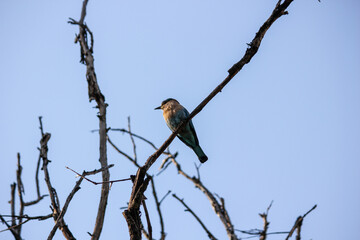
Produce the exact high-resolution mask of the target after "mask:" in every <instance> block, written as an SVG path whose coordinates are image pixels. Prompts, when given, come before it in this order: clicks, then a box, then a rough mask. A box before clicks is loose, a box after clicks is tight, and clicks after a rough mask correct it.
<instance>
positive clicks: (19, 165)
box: [15, 153, 25, 236]
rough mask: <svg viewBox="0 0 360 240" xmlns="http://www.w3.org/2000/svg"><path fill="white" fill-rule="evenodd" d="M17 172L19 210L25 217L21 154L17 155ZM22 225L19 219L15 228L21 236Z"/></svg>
mask: <svg viewBox="0 0 360 240" xmlns="http://www.w3.org/2000/svg"><path fill="white" fill-rule="evenodd" d="M17 167H18V168H17V170H16V182H17V189H18V195H19V202H20V209H19V215H20V216H22V215H24V207H25V206H24V199H23V193H24V185H23V183H22V180H21V172H22V166H21V164H20V153H17ZM21 225H22V218H19V220H18V224H17V227H15V230H16V232H17V233H18V234H19V236H21Z"/></svg>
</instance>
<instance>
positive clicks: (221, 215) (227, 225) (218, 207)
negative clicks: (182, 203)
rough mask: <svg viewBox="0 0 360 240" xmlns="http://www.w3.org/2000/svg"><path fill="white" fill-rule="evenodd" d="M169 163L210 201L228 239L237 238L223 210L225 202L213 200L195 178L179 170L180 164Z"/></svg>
mask: <svg viewBox="0 0 360 240" xmlns="http://www.w3.org/2000/svg"><path fill="white" fill-rule="evenodd" d="M171 161H172V162H173V163H174V165H175V166H176V168H177V170H178V173H180V174H181V175H183V176H184V177H185V178H186V179H188V180H190V181H191V182H192V183H193V184H194V185H195V187H197V188H198V189H200V190H201V191H202V192H203V193H204V194H205V196H206V197H207V198H208V200H209V201H210V203H211V206H212V208H213V210H214V211H215V213H216V215H217V216H218V217H219V218H220V220H221V222H222V223H223V225H224V227H225V229H226V233H227V235H228V237H229V239H231V240H236V239H237V236H236V234H235V232H234V226H233V224H232V223H231V220H230V217H229V214H228V213H227V210H226V209H225V201H224V199H223V198H220V197H219V199H220V200H221V202H222V204H220V203H219V202H218V201H217V199H216V198H215V196H214V195H213V194H212V193H211V192H210V191H209V190H208V189H207V188H206V187H205V186H204V184H203V183H202V182H201V181H200V180H199V179H198V178H196V177H195V176H194V177H190V176H189V175H188V174H187V173H185V172H184V171H183V170H182V169H181V166H180V164H179V163H178V162H177V161H176V160H175V159H173V158H172V159H171Z"/></svg>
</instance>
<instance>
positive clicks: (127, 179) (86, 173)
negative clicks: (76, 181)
mask: <svg viewBox="0 0 360 240" xmlns="http://www.w3.org/2000/svg"><path fill="white" fill-rule="evenodd" d="M113 166H114V164H110V165H108V166H107V167H106V168H100V169H99V170H94V171H93V172H91V173H90V172H84V173H83V174H80V173H78V172H76V171H75V170H73V169H71V168H69V167H65V168H67V169H69V170H70V171H72V172H73V173H75V174H76V175H77V176H79V177H81V178H83V179H85V180H86V181H88V182H91V183H92V184H94V185H98V184H109V183H110V184H113V183H116V182H123V181H129V180H131V178H124V179H118V180H111V181H107V182H95V181H93V180H91V179H89V178H87V177H85V176H87V175H92V174H95V173H99V172H102V171H105V170H107V169H109V168H111V167H113ZM94 172H95V173H94Z"/></svg>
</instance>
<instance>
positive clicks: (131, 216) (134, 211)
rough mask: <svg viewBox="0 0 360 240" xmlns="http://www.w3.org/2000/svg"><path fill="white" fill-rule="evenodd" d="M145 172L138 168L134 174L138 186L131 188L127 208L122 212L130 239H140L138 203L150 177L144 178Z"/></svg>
mask: <svg viewBox="0 0 360 240" xmlns="http://www.w3.org/2000/svg"><path fill="white" fill-rule="evenodd" d="M145 175H146V172H145V170H144V168H139V169H138V172H137V174H136V176H135V179H134V183H137V184H136V186H139V187H138V188H134V187H133V188H132V192H131V197H130V201H129V205H128V208H127V209H126V210H125V211H124V212H123V215H124V217H125V219H126V222H127V223H128V228H129V234H130V239H132V240H138V239H141V229H142V228H141V225H142V224H141V218H140V210H139V208H140V204H141V201H142V198H143V196H144V195H143V194H144V192H145V190H146V188H147V186H148V184H149V181H150V179H151V177H150V176H147V177H146V179H145V180H144V178H145Z"/></svg>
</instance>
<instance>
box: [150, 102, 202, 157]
mask: <svg viewBox="0 0 360 240" xmlns="http://www.w3.org/2000/svg"><path fill="white" fill-rule="evenodd" d="M158 109H161V110H162V111H163V116H164V119H165V122H166V124H167V126H168V127H169V128H170V130H171V131H172V132H174V131H175V130H176V129H177V127H178V126H179V124H180V123H181V122H182V121H184V120H185V119H187V118H188V117H189V112H188V111H187V110H186V108H184V107H183V106H182V105H181V104H180V103H179V102H178V101H177V100H176V99H173V98H168V99H166V100H164V101H163V102H162V103H161V105H160V106H159V107H157V108H155V109H154V110H158ZM177 137H178V138H179V139H180V140H181V141H182V142H183V143H185V145H187V146H188V147H190V148H191V149H192V150H193V151H194V152H195V154H196V155H197V157H198V158H199V160H200V162H201V163H204V162H206V161H207V160H208V157H207V156H206V155H205V153H204V151H203V150H202V149H201V147H200V145H199V140H198V138H197V135H196V132H195V128H194V125H193V123H192V121H191V120H190V121H189V122H188V123H187V124H186V126H184V127H183V128H182V129H181V130H180V132H179V133H178V134H177Z"/></svg>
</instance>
